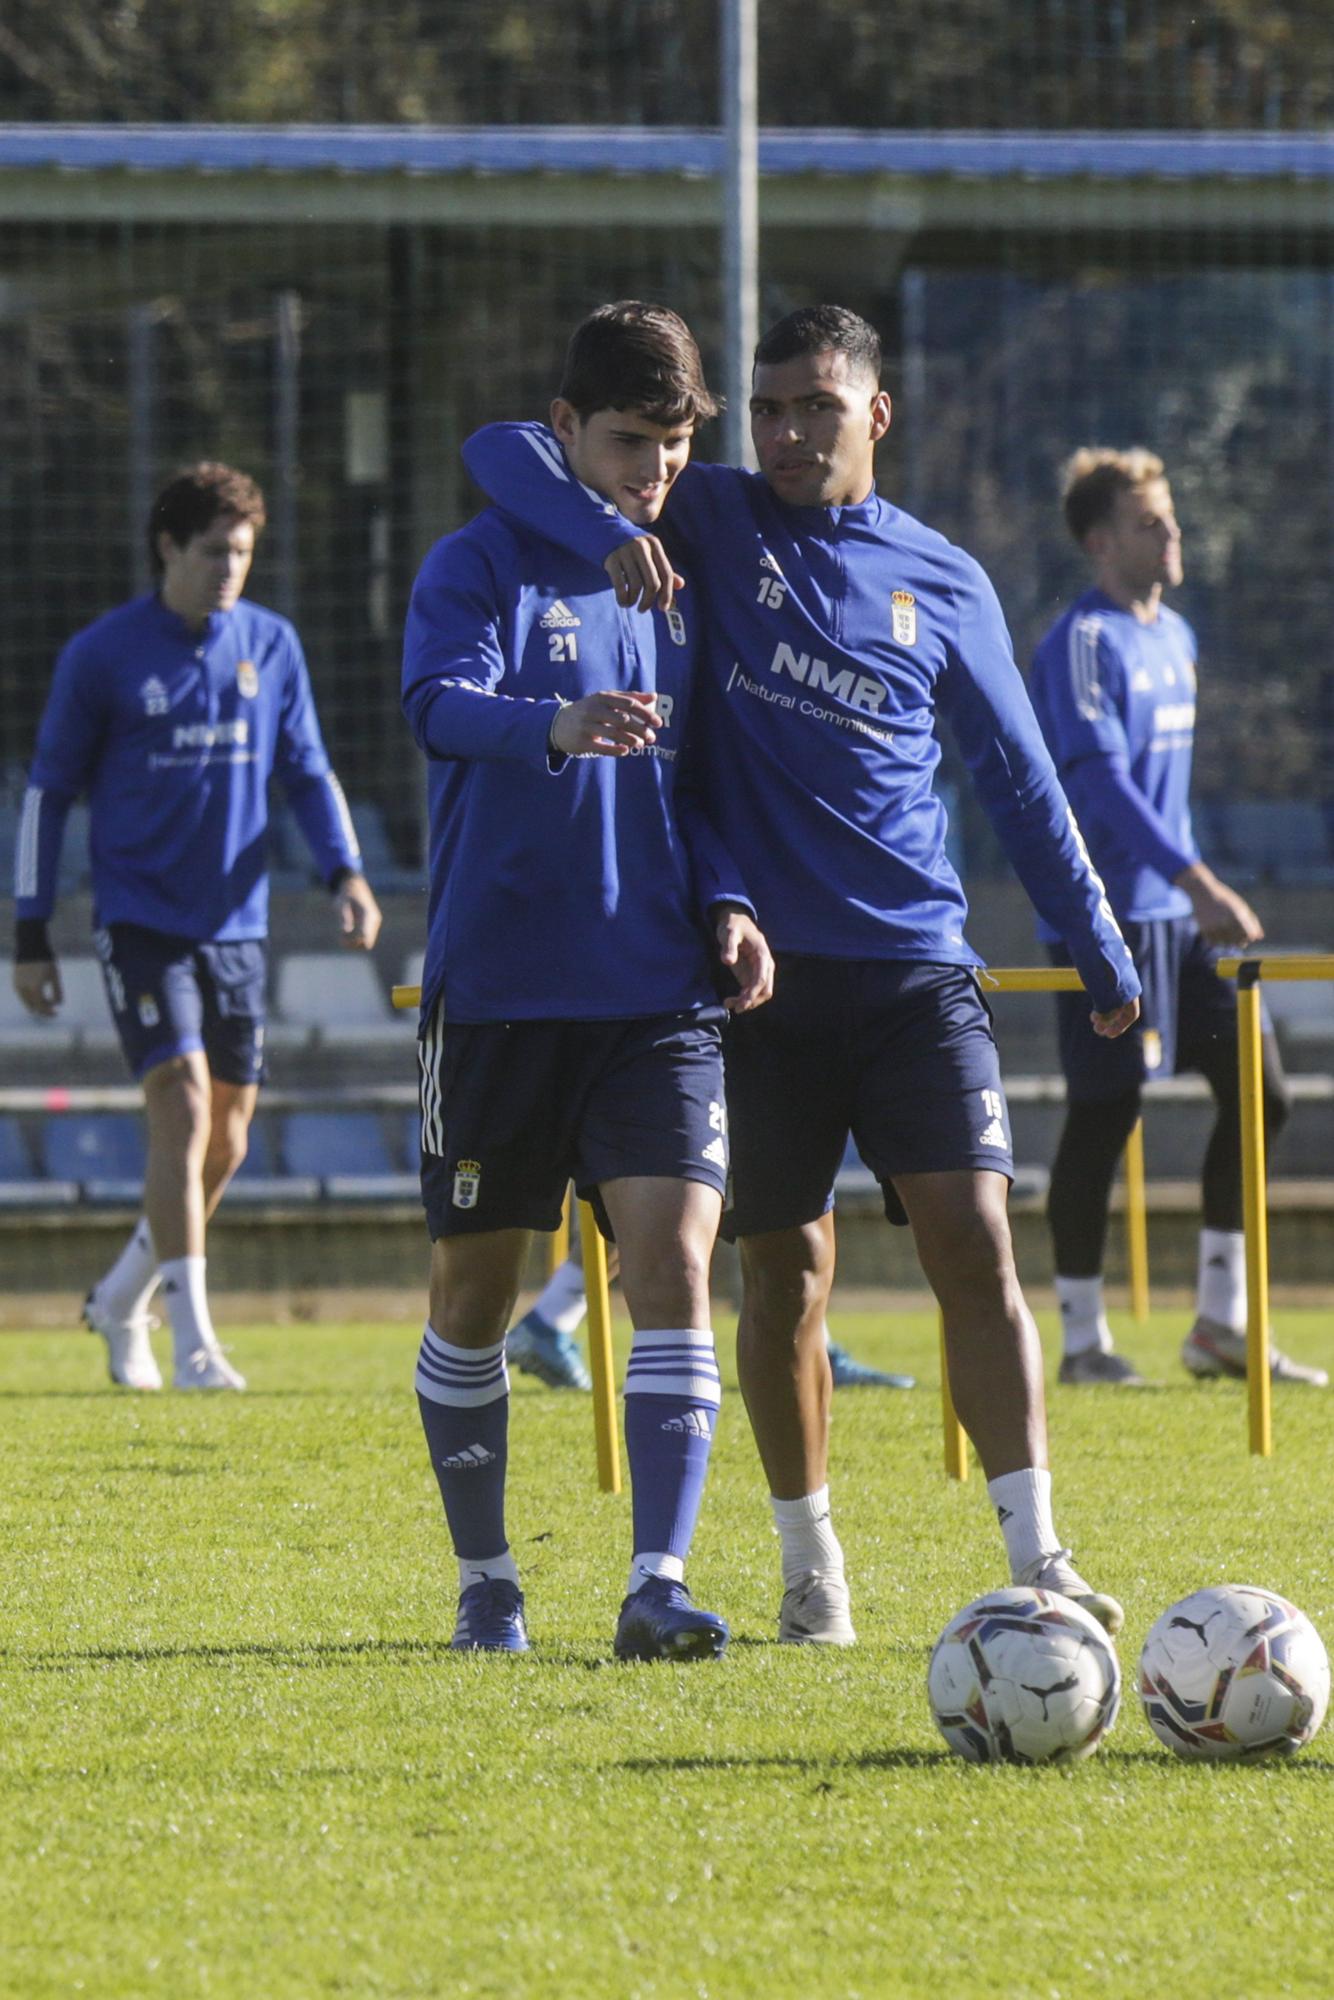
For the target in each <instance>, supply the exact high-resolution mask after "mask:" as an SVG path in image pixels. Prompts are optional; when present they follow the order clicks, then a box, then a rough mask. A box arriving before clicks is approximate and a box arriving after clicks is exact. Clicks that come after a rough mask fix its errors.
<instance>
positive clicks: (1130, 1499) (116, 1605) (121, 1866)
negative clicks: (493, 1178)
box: [0, 1313, 1334, 2000]
mask: <svg viewBox="0 0 1334 2000" xmlns="http://www.w3.org/2000/svg"><path fill="white" fill-rule="evenodd" d="M1186 1319H1187V1315H1185V1314H1184V1313H1177V1314H1163V1315H1160V1316H1159V1317H1157V1318H1156V1319H1155V1322H1154V1325H1153V1327H1152V1328H1151V1329H1150V1330H1149V1332H1148V1333H1146V1334H1139V1333H1137V1332H1136V1333H1133V1334H1132V1332H1131V1331H1129V1330H1126V1331H1125V1333H1124V1344H1125V1345H1126V1347H1127V1349H1128V1350H1129V1351H1130V1352H1131V1353H1132V1354H1134V1355H1135V1356H1136V1358H1137V1359H1140V1360H1141V1361H1142V1363H1144V1364H1145V1365H1146V1366H1147V1367H1148V1368H1149V1369H1150V1370H1151V1372H1153V1373H1155V1374H1156V1375H1158V1376H1159V1377H1160V1378H1161V1383H1162V1386H1161V1387H1159V1388H1156V1389H1150V1390H1146V1391H1142V1392H1127V1391H1120V1392H1117V1391H1105V1390H1059V1389H1058V1390H1053V1392H1052V1395H1051V1424H1052V1438H1053V1455H1054V1461H1055V1466H1056V1482H1057V1483H1056V1492H1057V1523H1058V1526H1059V1527H1060V1529H1061V1532H1062V1533H1064V1534H1065V1535H1067V1536H1068V1537H1070V1539H1071V1540H1072V1541H1073V1543H1074V1546H1075V1549H1076V1551H1077V1554H1078V1558H1079V1561H1080V1566H1081V1568H1083V1569H1084V1570H1085V1571H1086V1573H1088V1574H1089V1575H1090V1576H1091V1577H1093V1578H1094V1579H1095V1580H1096V1581H1097V1582H1098V1584H1099V1585H1102V1586H1104V1587H1106V1588H1109V1589H1112V1590H1114V1591H1116V1592H1117V1593H1118V1594H1119V1595H1120V1596H1121V1597H1122V1598H1123V1599H1124V1601H1125V1604H1126V1608H1127V1629H1126V1632H1125V1633H1124V1635H1123V1640H1122V1646H1121V1655H1122V1664H1123V1668H1124V1670H1125V1672H1126V1676H1127V1680H1128V1682H1130V1684H1131V1685H1130V1686H1129V1687H1128V1689H1127V1698H1126V1700H1125V1703H1124V1706H1123V1710H1122V1715H1121V1719H1120V1721H1119V1722H1118V1724H1117V1726H1116V1728H1115V1730H1114V1732H1113V1733H1112V1736H1111V1738H1110V1739H1109V1741H1108V1742H1107V1744H1106V1745H1105V1746H1104V1747H1103V1749H1102V1750H1101V1751H1100V1752H1099V1753H1098V1755H1097V1757H1096V1758H1095V1759H1094V1760H1093V1761H1092V1762H1091V1763H1090V1764H1088V1765H1084V1766H1081V1767H1079V1768H1078V1769H1075V1770H1072V1771H1068V1772H1063V1771H1050V1770H1048V1771H1041V1770H1038V1771H1013V1770H975V1769H972V1768H970V1767H967V1766H965V1765H963V1764H961V1763H959V1762H957V1761H956V1760H955V1759H954V1758H952V1757H951V1756H950V1755H949V1753H948V1752H947V1751H946V1749H945V1748H944V1745H943V1743H942V1741H941V1739H940V1738H939V1737H938V1735H937V1734H936V1731H935V1729H934V1726H933V1724H932V1721H931V1718H930V1715H929V1713H928V1710H927V1706H926V1700H925V1691H924V1669H925V1659H926V1654H927V1651H928V1649H929V1647H930V1644H931V1642H932V1641H933V1639H934V1638H935V1636H936V1634H937V1632H938V1631H939V1629H940V1628H941V1626H942V1625H943V1624H944V1623H945V1620H946V1619H947V1617H948V1616H949V1615H950V1614H951V1613H952V1612H953V1611H955V1610H956V1609H957V1608H958V1607H959V1606H960V1605H961V1604H962V1603H964V1602H965V1601H966V1600H967V1599H968V1598H969V1597H970V1596H972V1595H974V1594H976V1593H977V1592H979V1591H981V1590H983V1589H985V1588H988V1587H991V1586H994V1585H996V1584H998V1583H1001V1582H1003V1581H1004V1580H1005V1577H1004V1571H1003V1564H1002V1561H1001V1546H1000V1541H999V1538H998V1535H997V1533H996V1530H995V1528H994V1525H993V1523H992V1521H991V1519H990V1515H989V1511H988V1509H987V1507H986V1496H985V1489H984V1487H983V1485H982V1482H981V1479H980V1477H979V1476H978V1474H977V1471H976V1469H974V1475H973V1477H972V1479H971V1480H970V1481H969V1482H968V1484H967V1485H966V1486H964V1487H962V1488H960V1487H955V1486H949V1485H947V1483H946V1481H945V1479H944V1478H943V1476H942V1474H941V1470H940V1463H941V1460H940V1446H939V1417H938V1408H939V1406H938V1401H937V1397H936V1394H935V1381H936V1375H935V1361H934V1356H935V1339H936V1336H935V1330H934V1322H933V1320H932V1318H931V1317H930V1316H928V1315H926V1314H900V1315H896V1316H894V1317H892V1318H891V1317H889V1316H886V1315H869V1314H867V1315H850V1314H849V1315H844V1316H842V1317H840V1318H839V1319H838V1320H837V1322H836V1333H837V1334H838V1335H839V1337H841V1338H844V1339H846V1340H847V1341H848V1343H849V1344H850V1345H851V1346H853V1347H854V1349H855V1351H856V1352H857V1353H858V1354H861V1355H865V1356H866V1357H867V1358H869V1359H879V1360H881V1361H882V1362H884V1363H886V1364H891V1365H894V1366H898V1367H909V1368H911V1369H913V1370H914V1371H915V1372H916V1373H917V1374H918V1375H919V1377H920V1378H922V1384H923V1386H922V1387H920V1388H919V1389H918V1390H917V1391H916V1392H914V1393H911V1394H893V1393H890V1392H871V1391H862V1392H845V1393H842V1394H840V1395H839V1396H838V1397H836V1399H835V1419H836V1427H835V1464H834V1493H835V1504H836V1508H837V1514H836V1519H837V1521H838V1525H839V1527H840V1531H841V1533H842V1536H843V1539H844V1543H845V1546H846V1549H847V1553H848V1561H849V1569H850V1574H851V1576H852V1579H853V1583H854V1590H855V1613H856V1621H857V1626H858V1630H859V1633H860V1636H861V1643H860V1645H859V1646H858V1647H857V1648H856V1649H855V1650H854V1651H852V1652H849V1653H846V1654H843V1653H840V1654H837V1655H834V1656H830V1655H829V1654H825V1653H821V1652H818V1651H815V1650H809V1651H808V1650H803V1649H800V1648H789V1647H784V1648H779V1647H777V1646H775V1645H773V1644H771V1643H770V1642H771V1638H772V1634H773V1629H774V1618H775V1613H776V1609H777V1598H778V1588H777V1562H776V1544H775V1542H774V1539H773V1536H772V1533H771V1530H770V1528H769V1524H768V1512H767V1507H766V1505H765V1500H764V1492H763V1486H762V1483H761V1479H760V1475H759V1470H758V1464H757V1461H756V1459H755V1455H754V1450H753V1447H752V1445H751V1442H750V1437H749V1432H748V1429H747V1425H746V1421H745V1415H744V1412H743V1409H742V1406H741V1401H740V1397H739V1396H738V1395H735V1394H734V1395H733V1396H732V1397H731V1399H730V1400H729V1401H726V1402H725V1403H724V1421H723V1424H722V1427H721V1433H720V1436H719V1440H718V1445H717V1449H716V1453H715V1459H714V1470H713V1475H712V1479H711V1484H710V1490H709V1494H708V1496H707V1499H706V1507H705V1517H704V1520H703V1523H702V1526H701V1531H700V1535H699V1538H698V1543H697V1548H696V1554H695V1558H694V1561H693V1564H692V1569H691V1581H692V1584H693V1586H694V1588H695V1592H696V1595H697V1596H698V1598H699V1599H700V1601H701V1602H703V1603H706V1604H708V1605H710V1606H713V1607H716V1608H717V1609H719V1610H720V1611H722V1612H723V1613H724V1614H725V1615H726V1616H727V1617H728V1618H729V1619H730V1620H731V1622H732V1627H733V1632H734V1639H733V1644H732V1647H731V1649H730V1651H729V1653H728V1655H727V1657H726V1659H725V1660H723V1661H722V1662H721V1663H719V1664H717V1665H697V1666H694V1667H690V1668H677V1669H674V1668H670V1667H656V1666H654V1667H623V1666H618V1665H616V1664H615V1663H614V1662H613V1661H612V1660H611V1657H610V1639H611V1633H612V1630H613V1626H614V1623H615V1618H616V1611H617V1607H618V1605H619V1601H620V1597H621V1593H622V1590H623V1588H624V1571H625V1562H626V1557H627V1554H628V1549H629V1539H628V1537H629V1503H628V1499H626V1498H621V1499H610V1498H604V1497H602V1496H600V1495H599V1494H598V1493H597V1492H596V1490H595V1488H594V1484H593V1473H592V1434H591V1420H590V1412H589V1403H588V1399H587V1398H580V1397H575V1396H571V1395H568V1394H567V1395H553V1394H550V1393H549V1392H546V1391H542V1390H539V1389H537V1388H535V1387H533V1386H532V1385H531V1384H529V1383H528V1382H527V1381H526V1380H525V1379H524V1378H518V1381H517V1384H516V1393H515V1400H514V1413H513V1425H512V1508H511V1518H512V1532H513V1537H514V1542H515V1546H516V1549H517V1553H518V1556H519V1560H520V1564H521V1566H522V1568H523V1571H524V1580H525V1584H526V1587H527V1592H528V1607H529V1617H530V1628H531V1632H532V1635H533V1638H534V1641H535V1648H536V1650H535V1652H534V1654H533V1655H532V1656H530V1657H527V1658H522V1659H504V1660H497V1659H479V1658H475V1657H474V1658H467V1657H454V1656H453V1655H451V1654H450V1653H449V1652H448V1651H447V1641H448V1637H449V1633H450V1630H451V1627H452V1611H453V1595H454V1581H453V1565H452V1561H451V1560H450V1559H449V1557H448V1552H447V1546H446V1543H445V1539H444V1533H443V1527H442V1524H441V1521H440V1519H439V1502H438V1497H437V1494H436V1491H435V1486H434V1482H433V1480H432V1477H431V1474H430V1469H429V1467H428V1465H427V1462H426V1457H425V1451H424V1448H423V1445H422V1441H421V1436H420V1432H419V1428H418V1423H417V1416H416V1410H415V1407H414V1403H413V1398H412V1395H411V1393H410V1384H411V1377H412V1362H413V1356H414V1353H415V1348H416V1344H417V1337H416V1335H415V1333H414V1332H413V1330H412V1329H410V1328H406V1327H402V1326H387V1327H373V1326H342V1327H303V1328H287V1329H283V1330H277V1329H273V1328H262V1327H257V1328H254V1329H246V1330H242V1331H238V1332H237V1333H236V1334H235V1336H234V1342H233V1344H234V1349H235V1352H236V1356H237V1358H238V1360H239V1361H240V1364H241V1366H242V1367H243V1368H244V1370H245V1372H246V1373H247V1375H248V1376H249V1378H250V1381H251V1383H252V1385H253V1386H252V1388H251V1391H250V1392H249V1393H248V1394H247V1395H245V1396H243V1397H229V1396H218V1397H203V1396H201V1397H197V1398H186V1397H180V1396H173V1395H170V1394H167V1395H163V1396H160V1397H148V1396H132V1395H126V1394H124V1393H119V1392H113V1391H111V1390H110V1389H109V1388H106V1387H104V1386H103V1383H102V1379H101V1377H100V1373H99V1351H98V1349H97V1348H95V1346H94V1344H93V1343H92V1341H90V1340H89V1339H88V1337H87V1336H86V1335H84V1336H79V1335H70V1336H68V1337H65V1336H50V1335H44V1336H36V1335H34V1336H31V1337H27V1336H15V1337H9V1338H6V1339H5V1340H4V1342H3V1345H2V1346H0V1355H2V1356H3V1376H2V1377H0V1381H2V1382H3V1394H0V1425H2V1426H3V1447H4V1464H5V1468H6V1472H5V1479H4V1482H3V1497H2V1499H0V1507H2V1508H3V1542H2V1543H0V1547H2V1549H3V1554H2V1555H0V1564H2V1565H3V1571H2V1573H3V1600H2V1601H3V1620H4V1637H3V1642H2V1648H0V1701H2V1702H3V1710H2V1714H3V1726H2V1730H0V1783H2V1784H3V1812H0V1885H2V1886H0V1895H2V1897H3V1902H2V1904H0V1940H3V1944H2V1946H0V1993H3V1994H4V1995H5V1996H6V2000H8V1996H22V2000H47V1996H51V2000H55V1996H60V2000H66V1996H68V1995H71V1994H76V1993H89V1994H97V1995H98V1996H99V2000H118V1996H135V2000H138V1996H143V1995H162V1996H164V2000H193V1997H194V1996H196V1995H200V1996H205V1995H207V1996H218V1997H219V2000H231V1996H238V2000H239V1996H243V1995H244V1996H247V2000H249V1996H262V2000H289V1996H290V1997H291V2000H306V1996H325V1995H330V1996H337V1995H347V1996H356V1997H357V2000H360V1996H394V2000H399V1996H402V2000H408V1996H421V1995H441V1996H444V1995H449V1996H475V1995H477V1996H480V1995H502V1994H503V1995H507V1996H514V1995H519V1996H529V1995H532V1996H541V2000H547V1996H551V2000H563V1996H572V2000H573V1996H579V2000H584V1996H592V1995H606V1996H609V2000H640V1996H642V2000H650V1996H653V2000H656V1997H657V1996H663V2000H677V1996H689V2000H747V1996H752V1995H754V1996H761V1995H763V1996H766V2000H770V1996H776V1997H777V2000H786V1996H793V2000H806V1996H815V1995H817V1994H819V1995H830V1996H837V2000H859V1996H860V2000H870V1997H871V1996H879V1995H906V1996H917V1995H923V1996H926V1995H930V1996H932V2000H939V1996H941V1995H949V1996H961V2000H972V1996H975V1995H987V1996H991V1995H997V1996H1007V2000H1008V1996H1025V2000H1027V1996H1038V2000H1082V1996H1085V1995H1099V1994H1108V1995H1117V1996H1125V1995H1130V1994H1134V1995H1139V1994H1149V1993H1158V1992H1171V1993H1173V1994H1176V1995H1181V1996H1194V1995H1201V1996H1203V1995H1208V1996H1210V2000H1228V1996H1233V1995H1237V1996H1240V1995H1247V1996H1264V2000H1268V1996H1270V1995H1279V1994H1301V1995H1312V1996H1317V1995H1318V1996H1322V2000H1324V1996H1328V1994H1329V1993H1330V1991H1331V1990H1332V1988H1334V1974H1331V1970H1330V1967H1331V1963H1332V1962H1334V1935H1332V1932H1334V1924H1332V1921H1331V1907H1332V1904H1334V1859H1332V1858H1331V1857H1332V1852H1334V1839H1332V1838H1331V1836H1332V1835H1334V1805H1332V1803H1331V1802H1332V1800H1334V1787H1332V1785H1331V1776H1332V1774H1334V1736H1331V1734H1330V1732H1329V1730H1328V1729H1327V1730H1326V1732H1325V1733H1324V1734H1322V1736H1320V1737H1318V1738H1317V1739H1316V1742H1315V1743H1314V1744H1313V1745H1312V1746H1311V1748H1310V1749H1309V1750H1308V1751H1307V1752H1306V1753H1305V1754H1304V1755H1302V1756H1301V1757H1300V1758H1298V1759H1297V1760H1295V1761H1294V1762H1293V1763H1291V1764H1288V1765H1285V1766H1279V1767H1274V1768H1267V1767H1257V1768H1254V1769H1248V1770H1237V1769H1228V1768H1198V1767H1190V1766H1185V1765H1182V1764H1179V1763H1178V1762H1177V1761H1176V1760H1175V1759H1174V1758H1173V1757H1172V1756H1170V1755H1169V1753H1167V1752H1166V1751H1165V1750H1162V1749H1161V1748H1159V1746H1158V1744H1157V1742H1156V1740H1155V1739H1154V1738H1153V1737H1152V1735H1151V1734H1150V1732H1149V1730H1148V1727H1147V1725H1146V1724H1145V1723H1144V1721H1143V1719H1142V1717H1141V1715H1140V1712H1139V1705H1138V1700H1137V1698H1136V1697H1135V1695H1134V1693H1133V1674H1134V1665H1135V1661H1136V1658H1137V1655H1138V1649H1139V1646H1140V1643H1141V1641H1142V1640H1143V1637H1144V1634H1145V1633H1146V1631H1147V1630H1148V1627H1149V1625H1150V1624H1151V1623H1152V1621H1153V1619H1154V1618H1155V1616H1156V1615H1157V1613H1158V1612H1159V1611H1160V1610H1162V1609H1163V1608H1164V1606H1166V1605H1167V1604H1168V1603H1169V1602H1171V1601H1172V1600H1173V1599H1174V1598H1176V1597H1178V1596H1181V1595H1183V1594H1184V1593H1185V1592H1186V1591H1188V1590H1190V1589H1193V1588H1195V1587H1196V1586H1197V1585H1200V1584H1204V1583H1214V1582H1221V1581H1224V1580H1233V1581H1242V1582H1256V1583H1260V1584H1265V1585H1268V1586H1270V1587H1271V1588H1274V1589H1277V1590H1281V1591H1283V1592H1284V1593H1286V1594H1287V1595H1289V1596H1291V1597H1292V1598H1293V1599H1295V1601H1296V1602H1297V1603H1298V1604H1300V1605H1301V1606H1302V1607H1303V1609H1304V1610H1305V1611H1306V1612H1307V1613H1308V1614H1309V1616H1310V1617H1311V1618H1312V1619H1313V1620H1314V1622H1315V1624H1316V1626H1317V1627H1318V1628H1319V1629H1320V1630H1321V1631H1322V1633H1323V1635H1324V1637H1325V1639H1326V1642H1327V1643H1334V1565H1332V1564H1331V1558H1330V1553H1329V1514H1328V1511H1327V1509H1328V1506H1329V1499H1328V1494H1329V1467H1330V1463H1331V1425H1332V1424H1334V1398H1331V1397H1330V1396H1329V1395H1323V1396H1322V1395H1320V1394H1318V1393H1312V1392H1309V1391H1308V1392H1302V1391H1300V1390H1298V1391H1290V1392H1278V1393H1276V1397H1275V1425H1274V1429H1275V1441H1276V1455H1275V1457H1274V1458H1273V1459H1272V1460H1271V1461H1269V1462H1267V1463H1265V1462H1261V1461H1257V1460H1252V1459H1250V1458H1249V1457H1248V1456H1247V1453H1246V1448H1245V1446H1246V1427H1245V1411H1244V1398H1243V1394H1242V1392H1241V1390H1240V1388H1239V1387H1238V1386H1236V1385H1231V1384H1228V1385H1204V1386H1200V1385H1192V1384H1191V1383H1189V1382H1188V1381H1187V1380H1186V1378H1185V1376H1184V1375H1183V1374H1182V1372H1181V1371H1180V1369H1179V1368H1178V1367H1177V1365H1176V1361H1175V1350H1176V1344H1177V1342H1178V1341H1179V1340H1180V1337H1181V1335H1182V1333H1183V1332H1184V1329H1185V1325H1186ZM730 1331H731V1329H730V1325H729V1324H728V1322H727V1321H726V1319H724V1320H723V1321H722V1322H721V1327H720V1332H721V1345H722V1351H723V1354H724V1356H725V1357H727V1356H730V1353H731V1338H730ZM1276 1331H1277V1335H1278V1338H1279V1339H1280V1340H1281V1341H1282V1342H1283V1343H1284V1344H1285V1345H1288V1346H1290V1347H1292V1348H1293V1349H1294V1350H1295V1351H1297V1352H1298V1353H1300V1354H1305V1355H1310V1356H1312V1358H1317V1357H1318V1358H1323V1359H1327V1358H1328V1346H1329V1320H1328V1316H1327V1315H1316V1314H1309V1315H1301V1314H1295V1313H1294V1314H1287V1315H1280V1317H1279V1322H1278V1325H1277V1328H1276ZM1044 1333H1045V1334H1046V1336H1047V1345H1048V1352H1049V1354H1054V1352H1055V1347H1056V1341H1055V1337H1054V1334H1053V1331H1052V1329H1051V1327H1050V1326H1047V1327H1045V1328H1044Z"/></svg>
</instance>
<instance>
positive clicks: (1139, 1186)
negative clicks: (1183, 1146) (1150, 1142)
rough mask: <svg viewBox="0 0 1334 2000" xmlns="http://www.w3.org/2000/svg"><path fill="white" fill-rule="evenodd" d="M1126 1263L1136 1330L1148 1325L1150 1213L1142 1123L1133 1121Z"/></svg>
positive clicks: (1128, 1151) (1128, 1153)
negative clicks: (1145, 1186) (1145, 1185)
mask: <svg viewBox="0 0 1334 2000" xmlns="http://www.w3.org/2000/svg"><path fill="white" fill-rule="evenodd" d="M1125 1165H1126V1262H1127V1264H1128V1265H1129V1267H1130V1311H1131V1316H1132V1317H1133V1319H1134V1320H1135V1322H1136V1324H1137V1325H1139V1326H1147V1325H1148V1323H1149V1210H1148V1201H1147V1199H1146V1196H1145V1191H1144V1120H1143V1119H1142V1118H1137V1119H1136V1120H1135V1126H1134V1130H1133V1131H1132V1132H1131V1134H1130V1137H1129V1138H1128V1139H1127V1140H1126V1162H1125Z"/></svg>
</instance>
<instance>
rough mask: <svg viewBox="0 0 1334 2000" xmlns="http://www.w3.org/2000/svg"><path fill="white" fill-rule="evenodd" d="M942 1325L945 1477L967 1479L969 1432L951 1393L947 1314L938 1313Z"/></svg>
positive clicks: (941, 1397) (941, 1362)
mask: <svg viewBox="0 0 1334 2000" xmlns="http://www.w3.org/2000/svg"><path fill="white" fill-rule="evenodd" d="M937 1318H938V1321H939V1326H940V1418H941V1423H942V1425H943V1427H944V1432H945V1477H946V1478H947V1479H967V1477H968V1433H967V1431H965V1429H964V1427H963V1425H962V1424H961V1423H960V1422H959V1419H958V1417H957V1415H956V1414H955V1409H954V1398H953V1396H952V1395H951V1394H950V1359H949V1355H948V1354H947V1353H946V1351H945V1315H944V1313H940V1314H938V1315H937Z"/></svg>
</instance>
